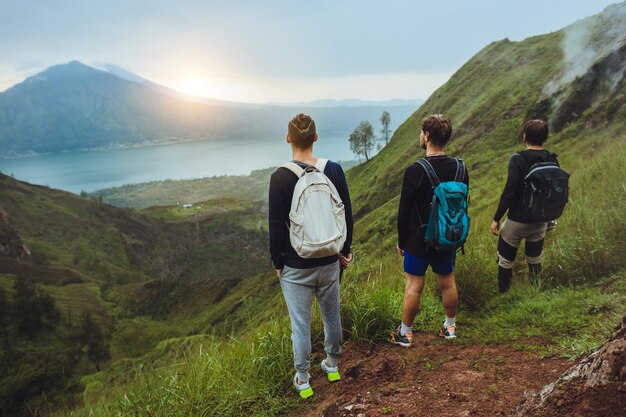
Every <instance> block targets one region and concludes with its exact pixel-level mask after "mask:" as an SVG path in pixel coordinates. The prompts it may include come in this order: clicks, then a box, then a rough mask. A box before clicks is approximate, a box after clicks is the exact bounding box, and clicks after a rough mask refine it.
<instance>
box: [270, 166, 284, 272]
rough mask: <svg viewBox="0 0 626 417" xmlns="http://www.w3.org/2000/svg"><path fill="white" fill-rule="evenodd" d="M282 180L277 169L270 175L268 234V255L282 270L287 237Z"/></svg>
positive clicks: (278, 268) (277, 267)
mask: <svg viewBox="0 0 626 417" xmlns="http://www.w3.org/2000/svg"><path fill="white" fill-rule="evenodd" d="M282 185H283V184H282V181H281V179H280V175H279V173H278V170H276V171H274V173H272V176H271V177H270V190H269V198H268V200H269V215H268V220H269V234H270V255H271V257H272V262H273V263H274V266H275V267H276V269H277V270H282V269H283V267H284V266H285V264H284V260H283V245H284V243H285V239H286V238H287V233H288V230H287V225H286V224H285V218H286V216H287V213H286V211H285V210H286V204H285V196H284V194H283V193H282Z"/></svg>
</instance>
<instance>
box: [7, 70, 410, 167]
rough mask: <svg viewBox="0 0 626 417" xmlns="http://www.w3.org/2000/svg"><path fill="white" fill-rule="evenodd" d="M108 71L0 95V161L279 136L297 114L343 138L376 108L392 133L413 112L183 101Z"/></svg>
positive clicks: (36, 82)
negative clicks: (388, 119) (384, 115)
mask: <svg viewBox="0 0 626 417" xmlns="http://www.w3.org/2000/svg"><path fill="white" fill-rule="evenodd" d="M108 68H109V70H110V71H103V70H98V69H95V68H92V67H89V66H87V65H84V64H82V63H80V62H78V61H72V62H69V63H67V64H62V65H56V66H53V67H50V68H48V69H47V70H45V71H43V72H41V73H39V74H37V75H34V76H32V77H29V78H27V79H26V80H24V81H23V82H21V83H19V84H17V85H15V86H13V87H11V88H9V89H8V90H6V91H5V92H3V93H0V158H3V157H4V158H6V157H15V156H23V155H28V154H36V153H48V152H60V151H68V150H80V149H94V148H96V149H97V148H110V147H123V146H142V145H150V144H156V143H169V142H177V141H188V140H201V139H211V138H224V137H237V136H242V135H247V136H252V135H256V136H258V135H263V136H267V137H282V136H283V135H284V131H285V126H286V124H287V122H288V121H289V119H291V117H293V115H294V114H295V112H300V111H302V112H307V113H309V114H311V115H312V116H313V117H314V118H315V119H316V122H317V125H318V129H319V131H320V132H321V133H339V134H346V140H347V136H348V134H349V132H350V131H352V129H353V128H354V127H356V125H358V123H359V122H360V121H362V120H369V121H370V122H371V123H372V124H374V125H377V124H378V119H379V117H380V115H381V113H382V112H383V110H387V111H389V113H390V114H391V120H392V128H393V127H395V126H397V125H398V124H399V122H400V121H402V120H404V119H405V118H406V117H408V116H409V115H410V114H411V113H412V112H413V111H415V109H416V106H415V105H414V104H403V103H399V104H398V105H394V106H392V105H389V106H365V107H362V106H359V107H349V106H341V107H332V108H329V107H326V106H319V107H316V106H314V105H307V104H302V105H301V106H295V107H297V109H295V108H294V106H289V107H287V106H274V105H271V106H264V107H256V106H250V105H246V104H245V103H242V104H238V103H227V102H221V101H218V100H212V99H206V100H205V99H202V98H196V99H190V98H188V97H186V96H185V95H184V94H180V93H178V92H175V91H174V90H171V89H168V88H167V87H163V86H159V85H158V84H156V83H153V82H151V81H149V80H146V79H143V78H141V77H139V76H136V75H135V74H132V73H130V72H127V71H126V72H124V71H125V70H123V69H121V68H119V67H115V68H113V67H111V66H109V67H108ZM111 71H113V72H111ZM116 74H117V75H116ZM119 75H122V76H123V77H120V76H119Z"/></svg>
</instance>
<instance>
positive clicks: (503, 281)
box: [498, 266, 513, 293]
mask: <svg viewBox="0 0 626 417" xmlns="http://www.w3.org/2000/svg"><path fill="white" fill-rule="evenodd" d="M512 277H513V270H512V269H507V268H502V267H501V266H498V288H499V289H500V293H504V292H507V291H508V290H509V288H511V278H512Z"/></svg>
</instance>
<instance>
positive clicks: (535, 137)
mask: <svg viewBox="0 0 626 417" xmlns="http://www.w3.org/2000/svg"><path fill="white" fill-rule="evenodd" d="M547 139H548V124H547V123H546V122H544V121H543V120H539V119H535V120H529V121H528V122H526V124H525V125H524V129H523V131H522V141H523V144H524V145H525V146H526V150H525V151H523V152H519V153H516V154H513V155H512V156H511V158H510V159H509V174H508V178H507V180H506V185H505V186H504V191H502V196H501V197H500V204H498V209H497V210H496V213H495V214H494V216H493V221H492V222H491V232H492V233H493V234H494V235H496V236H497V235H498V231H499V232H500V237H499V238H498V287H499V289H500V292H501V293H503V292H506V291H508V290H509V288H510V287H511V278H512V276H513V264H514V263H515V255H516V254H517V248H518V247H519V245H520V243H521V242H522V239H525V240H526V244H525V249H524V250H525V252H526V261H527V262H528V272H529V277H530V279H531V280H534V279H535V278H536V277H537V275H538V274H539V272H541V253H542V251H543V240H544V237H545V235H546V229H547V226H548V223H547V222H546V221H543V220H541V219H538V218H536V217H535V216H533V215H532V214H531V213H530V212H529V211H528V210H527V209H526V208H525V207H524V205H523V204H522V199H523V196H524V178H525V177H526V175H527V174H528V173H529V171H530V167H531V166H532V165H534V164H535V163H538V162H554V163H556V164H557V165H558V161H557V159H556V155H555V154H553V153H550V152H548V151H547V150H545V149H544V148H543V144H544V143H545V141H546V140H547ZM507 211H508V213H507ZM505 213H507V218H506V220H505V221H504V222H503V223H502V229H501V230H499V229H500V219H502V217H503V216H504V214H505Z"/></svg>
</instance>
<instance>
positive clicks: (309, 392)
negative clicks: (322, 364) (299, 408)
mask: <svg viewBox="0 0 626 417" xmlns="http://www.w3.org/2000/svg"><path fill="white" fill-rule="evenodd" d="M307 377H308V379H309V380H310V378H311V375H309V374H308V373H307ZM293 386H294V387H295V389H297V390H298V392H299V393H300V397H302V398H304V399H307V398H309V397H312V396H313V388H311V384H309V382H308V381H307V382H305V383H304V384H298V373H297V372H296V374H295V375H294V376H293Z"/></svg>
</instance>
